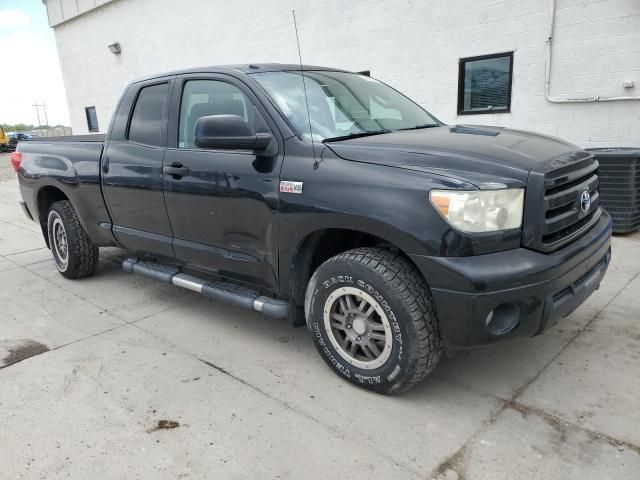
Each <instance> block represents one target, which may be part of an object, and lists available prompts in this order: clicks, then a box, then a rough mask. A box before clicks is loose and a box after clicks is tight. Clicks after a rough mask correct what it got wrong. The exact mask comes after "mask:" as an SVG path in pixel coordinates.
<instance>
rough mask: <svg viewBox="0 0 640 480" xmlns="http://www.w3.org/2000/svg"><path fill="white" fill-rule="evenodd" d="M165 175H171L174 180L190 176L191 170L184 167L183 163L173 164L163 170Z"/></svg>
mask: <svg viewBox="0 0 640 480" xmlns="http://www.w3.org/2000/svg"><path fill="white" fill-rule="evenodd" d="M162 171H163V172H164V174H165V175H171V176H172V177H173V178H182V177H184V176H186V175H189V169H188V168H187V167H184V166H182V164H181V163H172V164H171V165H167V166H166V167H164V168H163V169H162Z"/></svg>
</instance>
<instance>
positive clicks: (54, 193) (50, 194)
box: [36, 185, 69, 248]
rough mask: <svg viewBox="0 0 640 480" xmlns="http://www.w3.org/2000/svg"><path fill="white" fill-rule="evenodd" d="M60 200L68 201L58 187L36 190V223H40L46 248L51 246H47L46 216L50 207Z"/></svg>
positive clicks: (49, 186)
mask: <svg viewBox="0 0 640 480" xmlns="http://www.w3.org/2000/svg"><path fill="white" fill-rule="evenodd" d="M62 200H69V197H68V196H67V195H66V194H65V193H64V192H63V191H62V190H60V189H59V188H58V187H55V186H53V185H46V186H44V187H42V188H41V189H40V190H38V195H37V198H36V205H37V207H38V223H40V228H41V229H42V235H43V237H44V241H45V242H46V244H47V247H48V248H51V245H49V235H47V214H48V213H49V209H50V208H51V205H53V204H54V203H55V202H59V201H62Z"/></svg>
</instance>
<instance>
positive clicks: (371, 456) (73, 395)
mask: <svg viewBox="0 0 640 480" xmlns="http://www.w3.org/2000/svg"><path fill="white" fill-rule="evenodd" d="M7 163H8V157H7V155H0V165H1V167H0V198H1V199H2V202H1V203H0V369H1V370H0V478H2V479H4V478H6V479H18V478H34V479H35V478H37V479H40V478H68V477H71V478H79V479H86V478H105V479H107V478H108V479H124V478H127V479H130V478H149V479H175V478H194V479H195V478H220V479H230V478H237V479H246V478H282V479H302V478H305V479H306V478H319V479H320V478H322V479H331V478H340V479H349V478H358V479H362V478H375V479H378V478H380V479H430V478H440V479H456V478H457V479H467V480H469V479H491V480H498V479H509V480H514V479H545V480H546V479H576V480H577V479H580V480H584V479H606V478H611V479H638V478H640V380H639V379H640V295H639V293H640V277H639V274H640V234H636V235H631V236H626V237H616V238H614V240H613V249H614V250H613V263H612V265H611V267H610V269H609V272H608V273H607V276H606V278H605V280H604V282H603V284H602V286H601V288H600V290H599V291H598V292H596V293H595V294H594V295H593V296H592V297H591V298H590V299H589V300H588V301H587V303H586V304H585V305H583V306H582V307H581V308H579V309H578V311H576V312H575V313H574V314H572V315H571V316H570V317H568V318H566V319H564V320H562V321H561V322H560V323H559V324H558V325H557V326H556V327H554V328H552V329H551V330H550V331H548V332H547V333H546V334H545V335H542V336H540V337H536V338H530V339H523V340H517V341H512V342H510V343H505V344H501V345H498V346H494V347H492V348H484V349H478V350H473V351H468V352H465V353H460V354H458V355H456V356H455V357H453V358H449V359H444V360H443V361H442V363H441V365H440V366H439V368H438V369H437V370H436V372H435V374H434V375H432V376H431V377H430V378H429V379H427V381H425V382H423V383H422V384H421V385H419V386H418V387H417V388H415V389H414V390H412V391H410V392H408V393H407V394H404V395H402V396H398V397H384V396H380V395H375V394H371V393H367V392H365V391H363V390H360V389H358V388H355V387H353V386H351V385H349V384H347V383H345V382H344V381H342V380H340V379H339V378H338V377H337V376H336V375H334V374H333V373H332V372H331V371H330V370H329V369H328V368H327V367H326V366H325V364H324V363H323V361H322V360H321V358H320V356H319V355H318V354H316V352H315V349H314V348H313V345H312V344H311V341H310V339H309V338H308V336H307V333H306V331H305V329H301V328H299V329H291V328H289V327H287V326H286V325H285V324H284V323H282V322H278V321H273V320H263V319H262V318H260V316H259V315H257V314H252V313H247V312H245V311H240V310H236V309H233V308H230V307H228V306H225V305H222V304H216V303H214V302H211V301H208V300H206V299H203V298H201V297H199V296H198V295H196V294H193V293H191V292H187V291H185V290H182V289H178V288H175V287H170V286H165V285H162V284H159V283H155V282H154V281H151V280H147V279H144V278H141V277H136V276H133V275H129V274H126V273H124V272H122V270H121V268H120V265H119V263H118V262H119V261H120V260H121V259H122V258H123V255H124V254H123V252H121V251H119V250H116V249H109V250H105V251H104V252H103V253H102V257H101V262H100V268H99V271H98V274H97V275H96V276H94V277H92V278H89V279H85V280H81V281H69V280H66V279H64V278H63V277H62V276H60V275H59V274H58V273H57V272H56V270H55V267H54V265H53V262H52V261H51V259H50V254H49V251H48V250H47V249H45V248H44V241H43V240H42V237H41V234H40V231H39V227H38V226H37V225H36V224H35V223H33V222H30V221H27V220H26V219H25V218H24V217H23V214H22V212H21V210H20V208H19V207H18V204H17V202H18V198H19V193H18V188H17V182H16V179H15V174H14V173H13V171H10V170H9V169H8V168H7ZM29 356H30V358H24V357H29ZM2 359H4V360H2ZM20 360H22V361H20ZM13 362H15V363H13Z"/></svg>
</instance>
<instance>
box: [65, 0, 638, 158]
mask: <svg viewBox="0 0 640 480" xmlns="http://www.w3.org/2000/svg"><path fill="white" fill-rule="evenodd" d="M549 4H550V0H521V1H516V0H512V1H504V0H503V1H499V0H457V1H451V0H429V1H427V0H351V1H349V2H345V1H344V0H320V1H315V2H308V1H303V0H261V1H259V2H256V1H249V0H235V1H228V2H222V1H211V0H190V1H189V2H175V1H174V0H115V1H113V2H111V3H108V4H106V5H104V6H102V7H100V8H97V9H95V10H92V11H90V12H88V13H86V14H84V15H81V16H79V17H76V18H73V19H71V20H69V21H67V22H65V23H62V24H59V25H58V26H56V27H55V32H56V39H57V43H58V51H59V55H60V59H61V63H62V71H63V76H64V80H65V85H66V90H67V97H68V101H69V108H70V113H71V120H72V125H73V128H74V132H76V133H82V132H85V131H86V129H87V125H86V119H85V114H84V107H85V106H91V105H95V106H96V110H97V113H98V119H99V125H100V129H101V131H105V130H106V129H107V127H108V123H109V119H110V117H111V114H112V112H113V109H114V107H115V104H116V102H117V100H118V98H119V96H120V93H121V91H122V89H123V88H124V86H125V85H126V84H127V83H128V82H129V81H130V80H132V79H133V78H136V77H140V76H143V75H147V74H152V73H158V72H162V71H166V70H172V69H177V68H183V67H194V66H202V65H216V64H225V63H227V64H228V63H249V62H286V63H295V62H297V59H298V56H297V50H296V44H295V33H294V29H293V24H292V20H291V10H292V8H295V10H296V16H297V19H298V26H299V30H300V39H301V43H302V54H303V60H304V62H305V63H309V64H316V65H327V66H335V67H340V68H345V69H350V70H368V69H370V70H371V71H372V75H373V76H374V77H376V78H379V79H381V80H383V81H385V82H387V83H389V84H391V85H392V86H394V87H396V88H398V89H399V90H401V91H403V92H404V93H406V94H407V95H409V96H410V97H412V98H414V99H415V100H417V101H418V102H419V103H421V104H422V105H424V106H425V107H426V108H427V109H428V110H429V111H431V112H432V113H434V114H435V115H436V116H438V117H439V118H440V119H441V120H443V121H445V122H447V123H477V124H493V125H504V126H510V127H514V128H522V129H528V130H536V131H541V132H545V133H548V134H551V135H556V136H560V137H563V138H566V139H568V140H570V141H573V142H575V143H577V144H579V145H581V146H584V147H588V146H599V145H603V146H604V145H606V146H610V145H615V146H640V101H623V102H611V103H591V104H551V103H549V102H547V101H546V99H545V96H544V79H545V65H544V62H545V42H546V40H547V36H548V26H549ZM116 41H117V42H119V43H120V44H121V46H122V54H121V55H119V56H115V55H113V54H111V53H110V52H109V50H108V48H107V46H108V45H109V44H111V43H114V42H116ZM553 48H554V60H553V78H552V94H553V95H554V96H556V97H562V96H572V97H577V96H584V97H587V96H594V95H600V96H618V95H634V96H639V95H640V1H637V0H558V1H557V9H556V28H555V36H554V47H553ZM511 50H513V51H514V52H515V53H514V67H513V69H514V71H513V96H512V105H511V113H508V114H488V115H465V116H461V117H458V116H457V115H456V110H457V86H458V59H459V58H462V57H469V56H475V55H484V54H490V53H497V52H505V51H511ZM625 80H633V81H634V82H635V84H636V86H635V87H634V88H632V89H623V87H622V82H623V81H625Z"/></svg>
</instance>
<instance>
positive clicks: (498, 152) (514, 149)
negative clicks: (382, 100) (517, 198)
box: [325, 125, 590, 188]
mask: <svg viewBox="0 0 640 480" xmlns="http://www.w3.org/2000/svg"><path fill="white" fill-rule="evenodd" d="M325 145H326V146H327V147H328V148H330V149H331V150H332V151H333V152H334V153H335V154H336V155H338V156H339V157H341V158H344V159H346V160H353V161H358V162H367V163H377V164H381V165H387V166H391V167H400V168H405V169H410V170H417V171H422V172H427V173H432V174H436V175H441V176H446V177H452V178H456V179H458V180H462V181H465V182H468V183H471V184H473V185H475V186H477V187H478V188H495V185H496V183H498V184H505V185H507V186H515V185H518V183H521V184H523V185H526V183H527V177H528V175H529V172H530V171H531V170H532V169H533V168H535V167H538V166H539V165H541V164H543V163H547V162H548V163H549V164H551V165H552V166H553V168H558V167H559V166H562V165H566V164H568V163H572V162H574V161H578V160H581V159H584V158H586V157H588V156H590V154H589V153H588V152H585V151H584V150H582V149H580V148H579V147H577V146H576V145H573V144H571V143H569V142H565V141H564V140H560V139H558V138H554V137H551V136H548V135H542V134H539V133H531V132H525V131H521V130H511V129H507V128H502V127H485V126H465V125H458V126H442V127H433V128H424V129H418V130H404V131H396V132H391V133H386V134H381V135H373V136H369V137H362V138H354V139H351V140H342V141H336V142H326V143H325ZM545 170H546V169H545Z"/></svg>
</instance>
